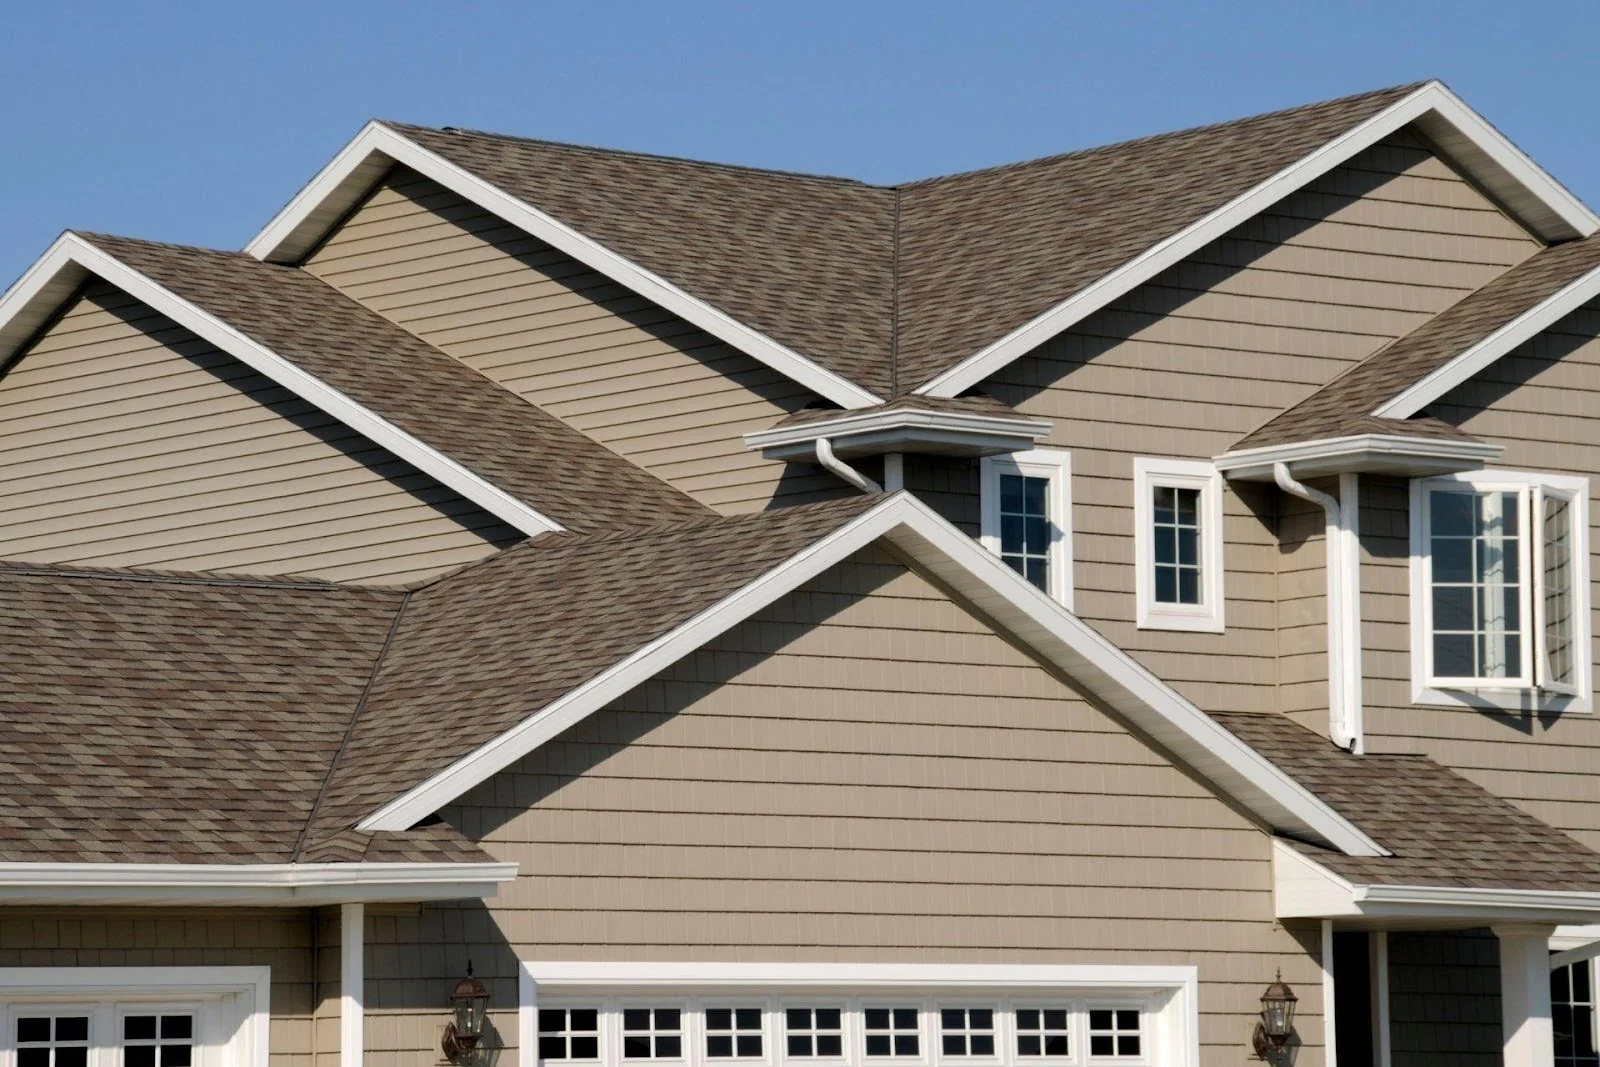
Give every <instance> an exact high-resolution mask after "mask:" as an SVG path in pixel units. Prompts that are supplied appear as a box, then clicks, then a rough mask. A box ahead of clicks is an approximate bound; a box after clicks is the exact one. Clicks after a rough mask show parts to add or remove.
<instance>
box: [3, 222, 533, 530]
mask: <svg viewBox="0 0 1600 1067" xmlns="http://www.w3.org/2000/svg"><path fill="white" fill-rule="evenodd" d="M90 275H93V276H96V277H98V278H101V279H103V280H105V281H107V282H109V283H110V284H112V285H114V286H116V287H117V288H118V289H121V290H122V291H123V292H125V293H127V294H128V295H129V296H132V297H133V298H135V299H136V300H139V301H141V302H143V303H145V304H147V305H149V306H150V307H152V308H154V309H155V310H156V311H159V312H160V313H161V314H163V315H165V316H166V317H167V318H169V319H171V320H172V321H174V322H176V323H177V324H178V325H180V326H182V327H183V328H185V329H186V330H188V331H190V332H191V333H193V334H195V335H196V336H197V337H199V338H201V339H202V340H204V341H206V342H208V343H210V344H212V345H215V346H216V347H217V348H219V349H221V350H222V351H224V352H226V353H227V354H228V355H230V356H233V357H234V358H235V359H238V360H239V361H240V362H241V363H244V364H245V365H246V366H248V367H250V368H251V369H252V370H255V371H258V372H259V373H261V374H263V375H265V376H266V377H268V378H270V379H272V380H273V381H274V382H276V383H277V384H279V385H281V386H282V387H283V388H285V389H287V390H289V391H290V392H291V393H293V394H295V395H296V396H298V397H300V398H301V399H302V400H304V401H306V403H308V404H311V405H312V406H314V407H316V408H318V409H319V410H321V411H324V412H326V413H327V414H328V415H330V416H332V417H333V418H335V419H338V420H339V421H340V422H342V423H344V424H345V425H346V426H349V427H350V428H351V429H352V430H355V431H356V432H357V433H360V434H362V435H363V436H365V437H367V438H369V439H370V440H371V441H373V442H374V443H375V444H378V445H381V446H382V447H384V448H387V449H388V450H389V451H390V452H393V453H394V454H395V455H396V456H398V457H400V458H401V459H403V460H405V461H406V462H407V463H410V464H411V465H412V466H414V467H416V468H417V469H418V470H420V471H422V472H423V473H424V474H427V475H429V476H430V477H433V478H436V479H437V480H438V481H439V482H440V483H441V484H443V485H445V486H448V487H449V488H451V489H453V490H455V491H456V492H458V493H460V494H461V495H462V496H463V497H465V498H466V499H468V500H470V501H472V502H473V503H474V504H477V505H478V506H479V507H481V508H483V509H484V510H485V511H487V512H489V513H490V514H491V515H494V516H495V517H496V518H499V519H501V520H502V521H504V522H506V523H508V524H510V525H511V526H514V527H515V528H517V529H518V530H521V531H522V532H523V533H526V534H529V535H533V534H540V533H546V532H549V531H556V530H560V529H562V527H561V525H560V524H559V523H557V522H556V521H555V520H554V519H551V518H549V517H547V516H545V515H542V514H540V513H539V512H538V511H537V510H535V509H534V508H532V507H530V506H529V505H527V504H525V503H523V502H522V501H521V500H518V499H517V498H516V497H514V496H512V495H511V494H509V493H507V492H506V491H505V490H503V489H501V488H499V487H498V486H495V485H493V484H491V483H490V482H488V481H486V480H485V479H483V478H482V477H480V476H478V475H477V474H474V473H473V472H472V471H470V470H468V469H467V468H466V467H464V466H462V465H461V464H460V463H458V462H456V461H455V460H454V459H451V458H450V457H449V456H447V455H445V454H444V453H442V452H440V451H438V450H437V449H435V448H433V447H431V446H430V445H427V444H425V443H424V442H422V441H421V440H419V439H417V438H416V437H414V436H412V435H411V434H409V433H407V432H406V431H405V430H402V429H401V428H400V427H398V426H396V425H394V424H393V423H392V422H389V421H388V420H387V419H385V418H383V417H382V416H380V415H378V414H376V413H375V412H373V411H372V410H370V409H369V408H366V407H364V406H362V405H361V404H359V403H357V402H356V401H354V400H352V399H351V398H350V397H348V396H346V395H344V394H343V393H341V392H340V391H339V390H337V389H334V388H333V387H332V386H330V385H328V384H326V383H325V382H323V381H321V380H319V379H317V378H314V377H312V376H311V375H309V374H307V373H306V372H305V371H303V370H301V369H300V368H299V367H298V366H296V365H295V364H294V363H291V362H290V361H289V360H286V359H284V358H283V357H282V356H280V355H278V354H277V353H276V352H273V351H272V350H271V349H269V348H267V347H266V346H265V345H262V344H259V343H258V342H256V341H255V340H253V339H252V338H250V337H247V336H246V335H245V334H243V333H241V332H240V331H238V330H236V329H234V327H232V326H230V325H229V324H228V323H226V322H223V321H222V320H221V319H219V318H217V317H216V316H214V315H212V314H211V313H210V312H207V311H204V310H202V309H201V308H198V307H196V306H195V305H194V304H191V303H190V302H189V301H187V300H184V299H183V298H182V297H180V296H178V295H177V294H176V293H173V292H172V291H171V290H169V289H167V288H165V287H164V286H162V285H160V284H158V283H156V282H154V281H152V280H151V279H150V278H148V277H146V276H145V275H143V274H141V273H140V272H138V271H136V270H134V269H133V268H132V267H129V266H128V265H126V264H125V263H123V262H121V261H120V260H118V259H117V258H116V257H114V256H112V255H110V254H109V253H107V252H105V251H104V250H102V249H101V248H99V247H98V246H96V245H95V244H93V243H92V242H90V241H88V240H86V239H84V238H82V237H79V236H78V235H77V234H74V233H65V234H62V235H61V236H60V237H59V238H57V239H56V241H55V243H54V244H52V245H51V246H50V248H49V249H48V250H47V251H46V252H45V254H44V255H43V256H41V257H40V258H39V259H38V260H37V261H36V262H35V263H34V264H33V266H32V267H30V268H29V269H28V271H27V273H25V274H24V275H23V276H22V277H21V278H20V279H18V281H17V283H16V284H15V285H13V286H12V287H11V288H10V289H9V290H7V291H6V293H5V295H4V296H0V356H9V355H11V354H12V353H13V352H15V350H16V347H17V346H18V345H21V344H23V343H24V342H25V341H26V340H27V339H28V337H30V336H31V335H32V334H33V333H34V331H35V330H36V329H38V327H39V325H40V324H42V323H43V322H44V320H45V319H46V318H47V317H48V316H49V315H50V314H51V313H53V312H54V311H55V310H56V309H57V308H58V307H59V306H60V305H61V302H62V301H63V300H64V299H66V297H67V296H68V295H69V294H70V293H71V292H72V291H73V290H74V289H75V288H76V287H77V286H78V285H79V284H80V283H81V282H82V281H83V280H84V279H85V278H86V277H88V276H90Z"/></svg>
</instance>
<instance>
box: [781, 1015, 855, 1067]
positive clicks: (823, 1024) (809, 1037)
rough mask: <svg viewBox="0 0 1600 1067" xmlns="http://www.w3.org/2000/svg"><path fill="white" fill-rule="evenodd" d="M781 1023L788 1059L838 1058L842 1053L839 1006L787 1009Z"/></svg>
mask: <svg viewBox="0 0 1600 1067" xmlns="http://www.w3.org/2000/svg"><path fill="white" fill-rule="evenodd" d="M783 1022H784V1028H785V1032H786V1035H787V1038H788V1040H787V1041H786V1043H785V1045H786V1048H787V1049H788V1052H789V1056H790V1058H798V1059H812V1058H816V1059H838V1058H839V1057H840V1056H843V1055H844V1011H843V1010H842V1009H840V1008H786V1009H784V1013H783Z"/></svg>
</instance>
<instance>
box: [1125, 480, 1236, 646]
mask: <svg viewBox="0 0 1600 1067" xmlns="http://www.w3.org/2000/svg"><path fill="white" fill-rule="evenodd" d="M1133 492H1134V500H1133V521H1134V564H1135V566H1136V568H1137V571H1138V573H1137V574H1136V575H1135V578H1134V595H1135V599H1136V601H1137V618H1138V624H1139V627H1140V628H1141V629H1145V630H1199V631H1206V632H1212V633H1221V632H1222V630H1223V604H1224V601H1225V597H1224V593H1223V583H1222V575H1223V571H1222V476H1221V475H1220V474H1218V473H1217V469H1216V468H1215V467H1214V466H1212V465H1211V464H1209V463H1200V462H1196V461H1193V460H1179V459H1148V458H1143V457H1141V458H1139V459H1136V460H1134V462H1133Z"/></svg>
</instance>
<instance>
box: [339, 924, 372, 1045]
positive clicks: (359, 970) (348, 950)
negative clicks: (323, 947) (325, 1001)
mask: <svg viewBox="0 0 1600 1067" xmlns="http://www.w3.org/2000/svg"><path fill="white" fill-rule="evenodd" d="M366 913H367V909H366V905H364V904H361V903H359V902H357V903H353V904H345V905H342V906H341V907H340V908H339V1067H361V1063H362V1057H363V1056H364V1055H365V1044H366V1020H365V1016H364V1012H365V1009H366V1002H367V992H366V981H367V979H366V950H367V930H366V926H367V921H366Z"/></svg>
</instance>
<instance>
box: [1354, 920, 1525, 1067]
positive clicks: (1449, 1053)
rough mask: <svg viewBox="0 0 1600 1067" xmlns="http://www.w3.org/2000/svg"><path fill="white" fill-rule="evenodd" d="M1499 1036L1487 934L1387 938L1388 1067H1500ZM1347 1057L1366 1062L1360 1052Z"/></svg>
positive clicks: (1493, 957)
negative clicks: (1389, 1059) (1389, 1065)
mask: <svg viewBox="0 0 1600 1067" xmlns="http://www.w3.org/2000/svg"><path fill="white" fill-rule="evenodd" d="M1500 1035H1501V1022H1500V946H1499V943H1498V942H1497V941H1496V940H1495V938H1494V935H1493V934H1491V933H1490V932H1489V931H1487V930H1468V931H1463V932H1460V933H1408V932H1404V931H1399V930H1396V931H1393V932H1391V933H1390V934H1389V1050H1390V1053H1391V1055H1392V1062H1393V1064H1394V1067H1501V1064H1502V1063H1503V1062H1504V1060H1503V1059H1502V1058H1501V1057H1502V1048H1501V1036H1500ZM1341 1048H1342V1046H1341ZM1340 1058H1341V1060H1343V1055H1342V1054H1341V1057H1340ZM1352 1059H1353V1061H1354V1062H1356V1063H1362V1062H1365V1060H1364V1059H1363V1057H1362V1056H1361V1053H1360V1052H1357V1053H1355V1054H1354V1055H1353V1056H1352Z"/></svg>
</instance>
